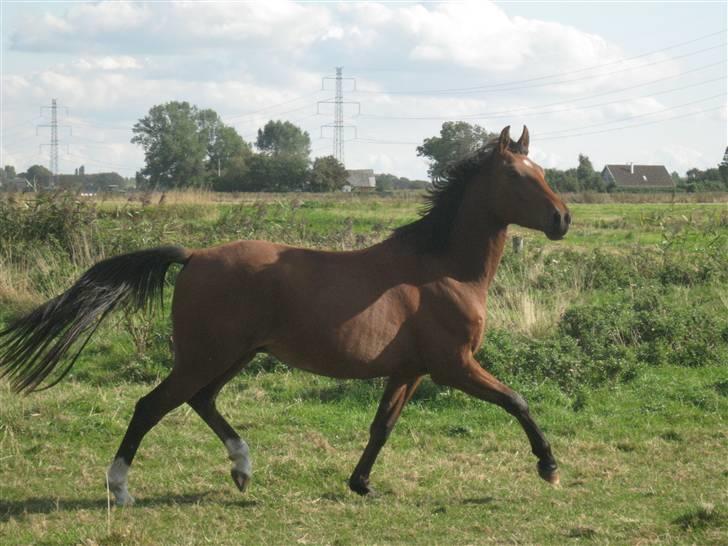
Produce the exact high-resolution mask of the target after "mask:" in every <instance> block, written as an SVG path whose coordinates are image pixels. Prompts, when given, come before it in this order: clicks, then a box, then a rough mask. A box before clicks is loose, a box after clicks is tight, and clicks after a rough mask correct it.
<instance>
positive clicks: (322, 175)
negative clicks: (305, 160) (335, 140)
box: [309, 155, 346, 192]
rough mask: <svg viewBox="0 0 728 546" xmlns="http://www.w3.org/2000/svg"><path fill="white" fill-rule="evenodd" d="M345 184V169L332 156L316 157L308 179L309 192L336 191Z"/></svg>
mask: <svg viewBox="0 0 728 546" xmlns="http://www.w3.org/2000/svg"><path fill="white" fill-rule="evenodd" d="M344 184H346V167H344V165H343V164H342V163H341V162H340V161H339V160H338V159H336V158H335V157H334V156H332V155H329V156H326V157H317V158H316V160H315V161H314V162H313V168H312V169H311V175H310V178H309V189H310V190H311V191H316V192H323V191H337V190H340V189H341V188H343V187H344Z"/></svg>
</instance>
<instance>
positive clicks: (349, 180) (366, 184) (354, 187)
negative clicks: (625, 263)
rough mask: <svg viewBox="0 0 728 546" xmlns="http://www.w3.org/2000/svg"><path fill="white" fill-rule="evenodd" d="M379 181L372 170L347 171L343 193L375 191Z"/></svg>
mask: <svg viewBox="0 0 728 546" xmlns="http://www.w3.org/2000/svg"><path fill="white" fill-rule="evenodd" d="M376 187H377V180H376V178H374V171H373V170H372V169H354V170H347V171H346V184H345V185H344V187H343V188H342V191H347V192H349V191H374V190H375V189H376Z"/></svg>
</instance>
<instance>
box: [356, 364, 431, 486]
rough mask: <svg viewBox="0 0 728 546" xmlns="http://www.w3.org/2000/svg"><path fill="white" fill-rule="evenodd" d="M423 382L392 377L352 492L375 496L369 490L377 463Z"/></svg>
mask: <svg viewBox="0 0 728 546" xmlns="http://www.w3.org/2000/svg"><path fill="white" fill-rule="evenodd" d="M421 380H422V376H419V377H414V378H412V377H410V378H407V379H401V378H395V377H390V379H389V382H388V383H387V387H386V388H385V390H384V394H383V395H382V400H381V401H380V402H379V408H378V409H377V414H376V416H375V417H374V421H373V422H372V425H371V427H370V436H369V442H368V443H367V446H366V448H364V453H362V456H361V459H359V463H358V464H357V465H356V468H355V469H354V472H353V473H352V474H351V477H350V478H349V487H350V488H351V490H352V491H354V492H356V493H359V494H360V495H367V494H369V493H371V492H372V490H371V488H370V487H369V473H370V472H371V470H372V466H374V461H376V459H377V455H379V451H380V450H381V449H382V447H383V446H384V443H385V442H386V441H387V438H388V437H389V434H390V432H392V429H393V428H394V425H395V423H396V422H397V419H398V418H399V415H400V414H401V413H402V408H403V407H404V405H405V404H406V403H407V402H409V400H410V398H412V395H413V394H414V393H415V390H416V389H417V386H418V385H419V384H420V381H421Z"/></svg>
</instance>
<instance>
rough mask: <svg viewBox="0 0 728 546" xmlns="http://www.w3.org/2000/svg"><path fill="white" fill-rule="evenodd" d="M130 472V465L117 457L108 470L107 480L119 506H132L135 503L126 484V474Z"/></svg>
mask: <svg viewBox="0 0 728 546" xmlns="http://www.w3.org/2000/svg"><path fill="white" fill-rule="evenodd" d="M128 474H129V465H128V464H126V462H125V461H124V459H122V458H121V457H117V458H116V459H114V462H113V463H111V466H110V467H109V470H108V471H107V472H106V480H107V481H108V483H109V489H110V490H111V492H112V493H113V494H114V499H115V501H116V505H117V506H130V505H132V504H134V497H132V496H131V495H130V494H129V490H128V489H127V485H126V476H127V475H128Z"/></svg>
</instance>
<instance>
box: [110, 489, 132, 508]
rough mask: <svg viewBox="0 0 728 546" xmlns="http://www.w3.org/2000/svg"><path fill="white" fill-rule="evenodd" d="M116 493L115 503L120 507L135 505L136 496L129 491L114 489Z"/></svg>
mask: <svg viewBox="0 0 728 546" xmlns="http://www.w3.org/2000/svg"><path fill="white" fill-rule="evenodd" d="M112 492H113V493H114V504H115V505H116V506H119V507H124V506H134V502H136V501H135V500H134V497H132V496H131V495H130V494H129V492H128V491H113V490H112Z"/></svg>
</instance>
